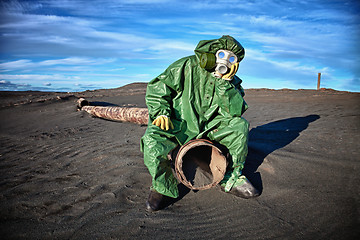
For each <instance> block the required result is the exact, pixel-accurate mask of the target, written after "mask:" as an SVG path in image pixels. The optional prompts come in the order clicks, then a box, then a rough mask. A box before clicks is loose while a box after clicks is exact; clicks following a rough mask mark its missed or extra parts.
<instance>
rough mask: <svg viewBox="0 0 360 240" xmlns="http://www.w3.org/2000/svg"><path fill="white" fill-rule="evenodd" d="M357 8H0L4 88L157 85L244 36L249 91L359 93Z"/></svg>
mask: <svg viewBox="0 0 360 240" xmlns="http://www.w3.org/2000/svg"><path fill="white" fill-rule="evenodd" d="M357 2H358V1H356V0H352V1H345V0H344V1H332V0H312V1H300V0H299V1H295V0H294V1H290V0H283V1H280V0H263V1H257V0H252V1H251V0H247V1H241V0H220V1H210V0H202V1H188V0H178V1H170V0H119V1H114V0H91V1H90V0H32V1H25V0H17V1H11V0H9V1H7V0H2V1H1V2H0V7H1V12H0V13H1V17H0V50H1V51H0V90H11V91H13V90H14V91H16V90H42V91H83V90H89V89H99V88H115V87H120V86H123V85H125V84H128V83H132V82H148V81H150V80H151V79H153V78H154V77H156V76H157V75H159V74H160V73H162V71H164V70H165V69H166V68H167V66H168V65H169V64H171V63H172V62H174V61H175V60H177V59H179V58H181V57H184V56H188V55H192V54H194V52H193V50H194V48H195V47H196V45H197V43H198V42H199V41H200V40H207V39H216V38H219V37H221V36H222V35H231V36H233V37H235V38H236V39H237V40H238V41H239V42H240V43H241V44H242V45H243V46H244V47H245V50H246V54H245V58H244V60H243V61H242V62H241V63H240V68H239V71H238V73H237V75H238V76H239V77H240V78H242V79H243V81H244V82H243V86H244V87H245V88H273V89H280V88H291V89H303V88H304V89H316V85H317V74H318V72H321V73H322V79H321V80H322V81H321V87H325V88H334V89H337V90H346V91H357V92H359V91H360V65H359V60H360V47H359V40H360V39H359V36H360V32H359V31H360V18H359V12H360V4H359V3H357Z"/></svg>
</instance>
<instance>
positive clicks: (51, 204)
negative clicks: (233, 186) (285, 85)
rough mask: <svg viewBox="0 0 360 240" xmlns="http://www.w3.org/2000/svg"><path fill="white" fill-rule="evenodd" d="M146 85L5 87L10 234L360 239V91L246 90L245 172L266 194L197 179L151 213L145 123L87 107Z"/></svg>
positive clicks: (1, 197)
mask: <svg viewBox="0 0 360 240" xmlns="http://www.w3.org/2000/svg"><path fill="white" fill-rule="evenodd" d="M145 90H146V84H142V83H136V84H130V85H127V86H125V87H121V88H117V89H109V90H96V91H86V92H80V93H45V92H0V236H1V239H230V238H234V239H235V238H237V239H358V237H359V236H360V223H359V220H360V212H359V211H360V210H359V209H360V194H359V193H360V186H359V183H360V174H359V171H360V93H350V92H340V91H334V90H330V89H322V90H319V91H316V90H269V89H249V90H245V93H246V96H245V100H246V102H247V103H248V105H249V109H248V110H247V112H246V113H245V115H244V117H245V118H246V119H247V120H248V121H249V122H250V139H249V155H248V159H247V165H246V174H248V175H249V178H250V179H251V180H252V181H253V182H254V185H256V186H257V188H259V189H260V190H261V191H262V194H261V195H260V196H259V197H258V198H255V199H250V200H246V199H241V198H237V197H235V196H233V195H229V194H225V193H223V192H221V191H220V188H219V187H215V188H212V189H209V190H203V191H198V192H193V191H190V192H188V193H187V194H185V195H184V196H183V197H182V199H180V200H179V201H176V202H175V203H173V204H172V205H170V206H169V207H167V208H166V209H164V210H162V211H159V212H155V213H149V212H147V211H146V210H145V201H146V198H147V196H148V192H149V187H150V185H151V177H150V174H149V173H148V171H147V169H146V167H145V165H144V163H143V156H142V153H141V151H140V144H139V142H140V138H141V136H142V135H143V134H144V132H145V130H146V126H140V125H137V124H134V123H126V122H114V121H107V120H103V119H99V118H92V117H90V116H89V115H88V114H87V113H85V112H82V111H77V108H76V101H77V99H78V98H80V97H85V98H86V99H87V100H89V101H91V102H93V103H94V104H99V105H101V104H107V103H111V104H115V105H118V106H128V107H129V106H130V107H132V106H134V107H135V106H136V107H146V105H145V99H144V97H145Z"/></svg>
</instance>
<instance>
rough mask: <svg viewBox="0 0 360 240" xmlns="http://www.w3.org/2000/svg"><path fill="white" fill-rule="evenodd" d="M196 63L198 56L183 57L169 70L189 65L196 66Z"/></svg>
mask: <svg viewBox="0 0 360 240" xmlns="http://www.w3.org/2000/svg"><path fill="white" fill-rule="evenodd" d="M196 62H197V60H196V56H195V55H191V56H187V57H183V58H180V59H178V60H176V61H175V62H173V63H172V64H171V65H170V66H169V68H179V67H182V66H184V65H187V64H194V63H196Z"/></svg>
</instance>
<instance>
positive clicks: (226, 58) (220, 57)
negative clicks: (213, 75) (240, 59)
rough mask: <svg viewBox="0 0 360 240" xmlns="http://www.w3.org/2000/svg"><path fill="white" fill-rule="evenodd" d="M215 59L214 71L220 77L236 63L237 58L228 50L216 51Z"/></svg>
mask: <svg viewBox="0 0 360 240" xmlns="http://www.w3.org/2000/svg"><path fill="white" fill-rule="evenodd" d="M215 57H216V67H215V71H216V72H218V73H220V74H222V75H224V74H225V73H227V72H229V71H230V69H231V65H233V64H235V63H237V56H236V55H235V54H234V53H233V52H231V51H228V50H222V49H220V50H218V51H217V52H216V54H215Z"/></svg>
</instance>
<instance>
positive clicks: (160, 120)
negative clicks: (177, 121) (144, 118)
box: [152, 115, 174, 131]
mask: <svg viewBox="0 0 360 240" xmlns="http://www.w3.org/2000/svg"><path fill="white" fill-rule="evenodd" d="M152 124H153V125H156V126H158V127H159V128H161V129H162V130H165V131H167V130H169V128H171V129H174V125H173V124H172V122H171V120H170V119H169V117H167V116H165V115H160V116H158V117H157V118H156V119H155V120H154V121H153V122H152Z"/></svg>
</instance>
